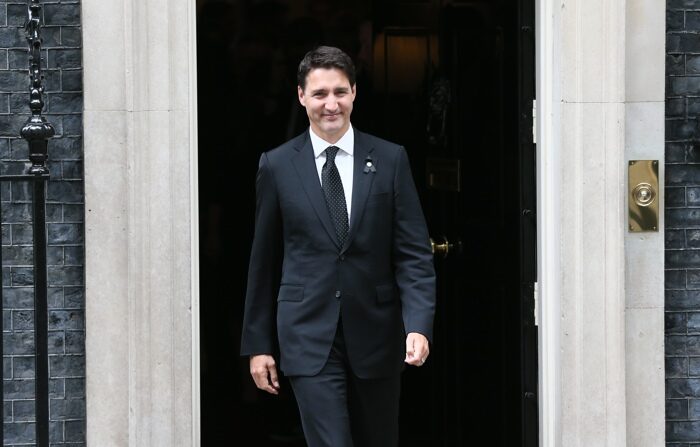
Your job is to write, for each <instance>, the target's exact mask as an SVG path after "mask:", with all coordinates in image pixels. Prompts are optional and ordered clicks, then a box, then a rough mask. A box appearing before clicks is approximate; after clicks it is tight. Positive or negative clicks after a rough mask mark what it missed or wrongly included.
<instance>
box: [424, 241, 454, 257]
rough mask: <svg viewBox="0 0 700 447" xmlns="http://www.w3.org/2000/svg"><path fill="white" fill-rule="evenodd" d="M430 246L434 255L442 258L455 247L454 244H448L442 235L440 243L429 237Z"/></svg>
mask: <svg viewBox="0 0 700 447" xmlns="http://www.w3.org/2000/svg"><path fill="white" fill-rule="evenodd" d="M430 247H431V248H432V250H433V254H434V255H439V256H441V257H442V258H443V259H445V258H446V257H447V255H448V254H449V253H450V252H451V251H453V250H454V248H455V246H454V244H450V242H449V241H448V240H447V238H446V237H444V236H443V237H442V243H439V244H438V243H435V240H434V239H433V238H432V237H431V238H430Z"/></svg>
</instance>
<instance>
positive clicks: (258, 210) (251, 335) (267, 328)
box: [241, 154, 283, 355]
mask: <svg viewBox="0 0 700 447" xmlns="http://www.w3.org/2000/svg"><path fill="white" fill-rule="evenodd" d="M255 191H256V192H255V194H256V205H255V235H254V237H253V245H252V249H251V254H250V264H249V267H248V283H247V290H246V298H245V310H244V315H243V331H242V332H243V333H242V336H241V355H256V354H270V355H273V354H275V353H276V352H277V336H276V330H275V309H276V302H277V300H276V296H277V292H278V288H279V280H280V275H281V254H282V250H283V249H282V234H281V232H282V223H281V216H280V209H279V202H278V197H277V188H276V185H275V179H274V176H273V172H272V170H271V167H270V164H269V160H268V157H267V154H263V155H262V156H261V157H260V163H259V166H258V173H257V176H256V181H255Z"/></svg>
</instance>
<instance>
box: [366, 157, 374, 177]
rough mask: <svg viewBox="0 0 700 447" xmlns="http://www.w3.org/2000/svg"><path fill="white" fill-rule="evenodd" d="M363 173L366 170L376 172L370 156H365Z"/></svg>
mask: <svg viewBox="0 0 700 447" xmlns="http://www.w3.org/2000/svg"><path fill="white" fill-rule="evenodd" d="M364 172H365V174H367V173H368V172H377V168H375V167H374V163H373V162H372V157H370V156H367V158H365V171H364Z"/></svg>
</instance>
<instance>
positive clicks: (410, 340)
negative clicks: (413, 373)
mask: <svg viewBox="0 0 700 447" xmlns="http://www.w3.org/2000/svg"><path fill="white" fill-rule="evenodd" d="M429 354H430V348H429V347H428V339H427V338H425V335H423V334H419V333H418V332H411V333H410V334H408V336H406V360H404V362H406V363H408V364H409V365H413V366H423V363H425V360H426V359H427V358H428V355H429Z"/></svg>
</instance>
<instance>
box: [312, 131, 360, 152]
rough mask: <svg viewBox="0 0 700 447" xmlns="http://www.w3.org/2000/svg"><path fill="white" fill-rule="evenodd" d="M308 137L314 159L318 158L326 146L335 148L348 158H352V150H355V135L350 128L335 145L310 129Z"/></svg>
mask: <svg viewBox="0 0 700 447" xmlns="http://www.w3.org/2000/svg"><path fill="white" fill-rule="evenodd" d="M309 135H310V137H311V146H312V147H313V148H314V157H316V158H318V157H319V156H320V155H321V154H322V153H323V151H325V150H326V148H327V147H328V146H336V147H338V148H340V150H341V151H343V152H345V153H347V154H348V155H350V156H352V154H353V150H354V149H355V133H354V131H353V130H352V126H350V127H348V130H346V131H345V134H343V136H342V137H340V140H338V141H337V142H336V143H335V144H331V143H329V142H328V141H326V140H324V139H323V138H321V137H319V136H318V135H316V134H315V133H314V131H313V129H311V127H309Z"/></svg>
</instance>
